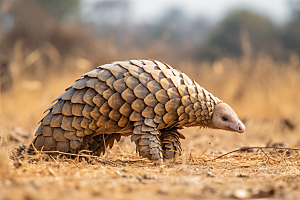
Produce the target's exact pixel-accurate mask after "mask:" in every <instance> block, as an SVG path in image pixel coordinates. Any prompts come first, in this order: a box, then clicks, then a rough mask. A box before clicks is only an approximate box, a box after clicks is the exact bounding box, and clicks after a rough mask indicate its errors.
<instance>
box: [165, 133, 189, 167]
mask: <svg viewBox="0 0 300 200" xmlns="http://www.w3.org/2000/svg"><path fill="white" fill-rule="evenodd" d="M180 138H184V136H183V135H182V134H181V133H179V132H178V131H177V129H165V130H162V131H161V136H160V142H161V146H162V150H163V157H164V162H165V163H172V162H174V161H175V160H176V158H178V157H179V156H180V154H181V152H182V149H181V144H180Z"/></svg>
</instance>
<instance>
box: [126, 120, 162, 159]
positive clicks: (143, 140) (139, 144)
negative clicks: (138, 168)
mask: <svg viewBox="0 0 300 200" xmlns="http://www.w3.org/2000/svg"><path fill="white" fill-rule="evenodd" d="M159 134H160V132H159V131H157V130H154V128H153V127H150V126H147V125H145V124H144V123H140V124H139V123H136V124H135V128H134V130H133V134H132V136H131V141H134V142H135V143H136V151H137V153H139V155H140V156H142V157H144V158H148V159H149V160H151V161H152V162H154V163H155V164H162V161H163V154H162V148H161V143H160V139H159Z"/></svg>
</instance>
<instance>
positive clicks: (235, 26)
mask: <svg viewBox="0 0 300 200" xmlns="http://www.w3.org/2000/svg"><path fill="white" fill-rule="evenodd" d="M0 17H1V18H0V23H1V24H0V28H1V32H0V76H1V78H0V79H1V102H0V106H1V107H0V116H1V121H0V126H1V130H2V131H4V132H7V133H8V135H9V134H10V135H13V134H15V133H17V134H15V135H14V136H12V137H11V138H17V139H16V140H18V137H19V140H20V141H21V139H20V137H25V136H24V135H26V134H27V135H28V134H29V135H32V134H33V133H34V131H35V129H36V127H37V122H38V121H39V120H40V119H42V117H43V115H42V112H43V111H44V110H45V109H46V108H47V107H48V106H50V103H51V101H52V100H53V99H54V98H55V97H57V96H59V95H60V94H61V93H62V92H63V91H64V89H65V88H67V87H68V86H69V85H71V84H73V82H74V81H75V80H76V79H77V78H78V77H79V76H80V75H81V74H83V73H85V72H87V71H90V70H92V69H93V68H95V67H97V66H99V65H102V64H106V63H109V62H112V61H117V60H128V59H147V58H152V59H155V60H159V61H162V62H165V63H168V64H170V65H171V66H172V67H174V68H178V69H180V70H181V71H183V72H185V73H186V74H187V75H188V76H189V77H192V78H194V79H195V80H196V81H197V82H198V83H199V84H200V85H201V86H203V87H204V88H206V89H207V90H208V91H210V92H211V93H213V94H214V95H215V96H217V97H219V98H220V99H222V100H223V101H225V102H227V103H228V104H229V105H231V106H232V107H233V108H234V109H235V110H236V112H237V113H238V115H239V116H240V118H241V119H242V120H243V121H244V122H245V123H246V127H247V128H248V129H247V131H248V133H249V131H250V132H251V133H253V132H255V131H256V132H257V133H262V132H264V131H270V132H268V134H270V135H271V134H273V132H272V131H273V130H276V131H277V132H278V133H279V134H282V133H286V132H288V131H293V132H295V130H298V129H295V128H297V122H298V121H299V112H300V64H299V54H300V1H298V0H265V1H260V0H251V1H250V0H249V1H239V0H212V1H192V0H186V1H176V0H172V1H158V0H153V1H138V0H132V1H126V0H122V1H102V0H63V1H62V0H51V1H50V0H0ZM258 124H259V125H258ZM270 124H272V125H274V126H272V127H275V128H274V129H271V128H270V126H269V125H270ZM255 128H256V129H255ZM247 131H246V133H247ZM277 132H276V133H277ZM0 134H1V133H0ZM299 144H300V143H299Z"/></svg>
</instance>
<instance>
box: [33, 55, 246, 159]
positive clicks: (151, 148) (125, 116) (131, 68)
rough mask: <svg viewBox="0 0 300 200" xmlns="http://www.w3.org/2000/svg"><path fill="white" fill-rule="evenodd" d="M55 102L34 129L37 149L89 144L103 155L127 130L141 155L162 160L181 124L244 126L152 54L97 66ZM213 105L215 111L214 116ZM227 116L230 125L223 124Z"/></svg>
mask: <svg viewBox="0 0 300 200" xmlns="http://www.w3.org/2000/svg"><path fill="white" fill-rule="evenodd" d="M54 102H56V103H55V104H54V105H52V106H50V107H49V108H48V109H47V110H46V111H49V112H48V114H47V115H46V116H45V117H44V118H43V119H42V120H41V124H40V126H39V128H38V129H37V131H36V133H35V136H36V138H35V139H34V141H33V143H32V144H33V145H34V147H35V148H36V149H38V150H41V149H43V151H50V150H57V151H61V152H72V153H77V152H78V151H80V150H83V149H87V150H91V151H93V153H94V154H95V155H101V154H102V153H104V152H105V147H107V146H110V147H112V146H113V144H114V140H117V141H119V140H120V138H121V136H129V135H131V140H132V141H134V142H135V143H136V145H137V152H138V153H139V155H141V156H143V157H146V158H149V159H150V160H152V161H153V162H157V163H160V162H161V161H162V159H174V158H176V157H177V156H178V154H177V153H176V152H175V151H177V152H181V147H180V142H179V138H184V136H183V135H181V134H180V133H179V132H178V131H177V129H179V128H182V127H189V126H200V127H210V128H221V129H228V130H234V131H237V132H243V131H244V126H243V124H242V123H241V122H240V121H239V120H238V118H237V116H236V114H235V113H234V111H233V110H232V109H231V108H230V107H229V106H228V105H227V104H224V103H222V101H221V100H219V99H218V98H217V97H214V96H213V95H212V94H211V93H209V92H207V91H206V90H205V89H204V88H203V87H201V86H200V85H199V84H197V83H196V82H195V81H194V80H193V79H190V78H189V77H188V76H187V75H185V74H184V73H181V72H180V71H178V70H176V69H173V68H172V67H170V66H169V65H167V64H165V63H161V62H158V61H154V60H130V61H122V62H114V63H111V64H106V65H102V66H99V67H97V68H96V69H94V70H92V71H90V72H88V73H86V74H84V75H82V76H81V77H80V78H79V79H78V80H77V81H76V83H75V84H73V85H72V86H70V87H69V88H67V89H66V92H65V93H63V94H62V95H60V96H59V97H57V98H56V99H55V100H54ZM218 105H219V106H218ZM227 107H228V108H227ZM216 108H218V110H220V111H218V112H217V114H218V115H220V116H218V117H214V115H216V116H217V114H214V112H215V110H216ZM224 109H225V110H224ZM228 109H229V110H228ZM230 109H231V110H230ZM224 112H225V114H226V120H224V119H225V118H224V116H225V115H224ZM230 112H233V113H230ZM221 115H222V116H221ZM223 115H224V116H223ZM220 117H221V118H222V119H218V118H220ZM228 118H232V120H233V122H231V123H232V125H228V124H227V125H226V124H225V125H223V124H222V123H225V122H226V121H228V122H229V121H230V120H229V119H228ZM220 120H221V121H220ZM232 120H231V121H232ZM230 126H232V127H230ZM228 127H229V128H228ZM31 148H32V146H31ZM170 150H171V151H170ZM172 150H173V151H172ZM174 150H175V151H174Z"/></svg>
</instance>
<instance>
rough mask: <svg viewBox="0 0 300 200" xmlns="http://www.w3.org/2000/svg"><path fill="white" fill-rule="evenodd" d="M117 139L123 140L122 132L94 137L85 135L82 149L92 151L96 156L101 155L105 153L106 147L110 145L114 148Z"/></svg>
mask: <svg viewBox="0 0 300 200" xmlns="http://www.w3.org/2000/svg"><path fill="white" fill-rule="evenodd" d="M115 140H116V141H117V142H119V141H120V140H121V134H119V133H113V134H100V135H97V136H94V137H88V136H87V137H85V138H84V145H82V148H81V149H85V150H89V151H92V154H93V155H95V156H101V155H104V154H105V149H106V148H107V147H108V146H109V147H110V148H112V147H113V146H114V142H115Z"/></svg>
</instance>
